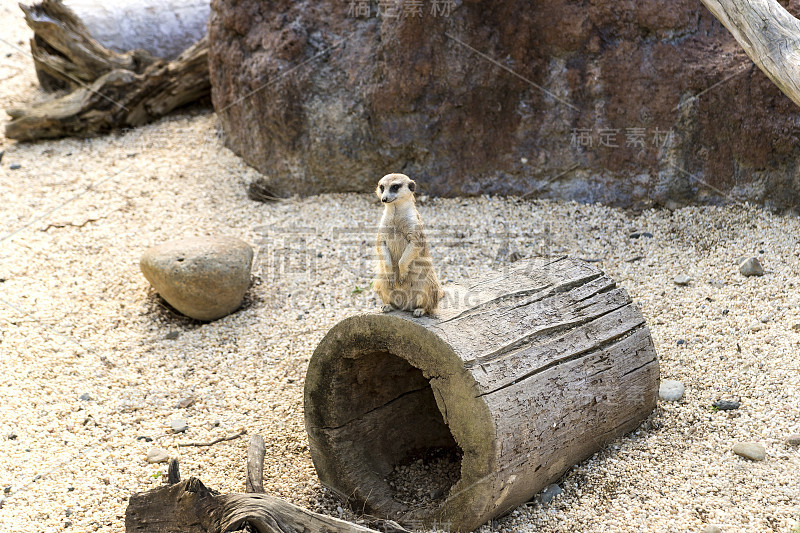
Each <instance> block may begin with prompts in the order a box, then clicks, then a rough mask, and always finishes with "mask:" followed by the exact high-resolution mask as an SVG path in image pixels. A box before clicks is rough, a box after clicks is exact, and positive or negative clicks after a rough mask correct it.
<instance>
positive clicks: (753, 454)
mask: <svg viewBox="0 0 800 533" xmlns="http://www.w3.org/2000/svg"><path fill="white" fill-rule="evenodd" d="M733 453H735V454H736V455H740V456H742V457H744V458H745V459H750V460H751V461H763V460H764V458H765V457H766V456H767V450H766V449H764V446H763V445H762V444H759V443H757V442H738V443H736V445H734V447H733Z"/></svg>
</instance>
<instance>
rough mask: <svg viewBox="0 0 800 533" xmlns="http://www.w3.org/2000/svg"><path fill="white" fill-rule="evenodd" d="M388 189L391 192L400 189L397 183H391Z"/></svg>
mask: <svg viewBox="0 0 800 533" xmlns="http://www.w3.org/2000/svg"><path fill="white" fill-rule="evenodd" d="M389 190H390V191H392V192H397V191H399V190H400V184H399V183H395V184H394V185H392V188H391V189H389Z"/></svg>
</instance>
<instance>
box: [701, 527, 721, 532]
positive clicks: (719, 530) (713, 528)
mask: <svg viewBox="0 0 800 533" xmlns="http://www.w3.org/2000/svg"><path fill="white" fill-rule="evenodd" d="M703 533H722V530H721V529H720V528H719V526H706V527H704V528H703Z"/></svg>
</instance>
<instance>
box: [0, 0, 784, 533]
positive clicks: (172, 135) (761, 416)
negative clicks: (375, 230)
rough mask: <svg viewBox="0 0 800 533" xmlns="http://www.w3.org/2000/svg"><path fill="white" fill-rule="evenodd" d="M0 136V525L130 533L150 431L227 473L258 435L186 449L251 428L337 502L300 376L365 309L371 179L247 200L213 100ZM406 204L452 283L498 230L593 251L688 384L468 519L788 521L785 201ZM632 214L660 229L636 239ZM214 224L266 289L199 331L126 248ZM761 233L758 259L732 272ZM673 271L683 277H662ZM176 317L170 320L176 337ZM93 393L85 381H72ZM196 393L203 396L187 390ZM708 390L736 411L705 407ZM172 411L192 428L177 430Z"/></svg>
mask: <svg viewBox="0 0 800 533" xmlns="http://www.w3.org/2000/svg"><path fill="white" fill-rule="evenodd" d="M0 19H2V20H3V33H2V34H0V37H2V38H3V39H5V40H7V41H11V42H12V43H17V42H18V41H25V40H26V39H27V32H26V31H25V29H24V27H23V25H22V23H21V18H20V17H19V15H18V11H17V8H16V6H15V5H14V2H11V1H9V0H0ZM9 21H10V22H9ZM20 46H21V47H23V48H24V47H25V45H24V44H23V45H20ZM0 53H2V54H3V56H2V57H3V62H2V65H1V66H0V84H2V85H0V107H2V108H6V107H8V106H10V105H17V104H19V103H22V102H24V101H27V100H30V99H32V98H35V97H37V95H36V85H35V77H34V76H33V71H32V67H31V64H30V60H29V58H27V57H25V56H24V55H23V54H21V53H20V52H18V51H17V50H15V49H14V48H12V47H10V46H9V45H7V44H5V43H3V42H0ZM8 53H11V54H12V56H11V57H9V58H6V57H5V56H6V54H8ZM9 75H11V76H12V77H10V78H8V76H9ZM2 120H5V119H4V118H3V119H2ZM3 123H4V122H3ZM0 126H2V124H0ZM0 143H2V147H0V149H5V151H6V153H5V156H4V158H3V160H2V163H0V199H2V219H1V220H2V222H0V239H3V240H2V241H0V278H3V279H5V281H4V282H2V283H0V364H2V372H0V488H2V487H5V486H7V485H10V487H11V488H10V491H11V492H10V494H5V495H3V494H0V497H2V496H6V497H7V501H6V502H5V504H4V506H3V507H2V509H0V531H8V532H31V531H61V530H62V529H63V528H64V521H65V520H69V521H70V522H72V524H73V525H72V526H71V527H70V528H68V529H67V530H68V531H95V530H101V531H122V530H124V520H123V517H124V513H125V507H126V505H127V501H126V500H127V497H128V496H129V495H130V494H131V493H133V492H135V491H142V490H146V489H148V488H152V487H154V486H156V485H157V484H158V483H160V482H161V481H160V480H159V479H156V478H154V477H153V476H154V475H155V474H156V473H157V472H158V471H161V470H163V466H160V465H149V464H147V463H146V462H145V460H144V459H145V455H146V452H147V449H148V447H149V444H146V443H144V442H142V441H137V440H136V437H138V436H144V435H146V436H150V437H153V438H155V439H156V442H157V443H158V444H160V445H161V446H163V447H165V448H167V449H168V450H170V452H172V453H174V454H177V455H179V457H180V460H181V472H182V474H183V476H184V477H187V476H190V475H196V476H199V477H201V478H202V479H203V480H204V481H205V482H206V483H207V484H208V485H209V486H211V487H213V488H216V489H218V490H221V491H223V492H230V491H241V490H243V487H244V462H245V452H246V447H247V442H248V438H247V437H245V438H240V439H238V440H235V441H232V442H227V443H221V444H217V445H215V446H213V447H210V448H203V447H200V448H179V447H178V443H180V442H186V441H205V440H211V439H213V438H216V437H218V436H222V435H228V434H232V433H235V432H236V431H237V430H239V429H240V428H246V429H247V431H248V433H249V434H253V433H260V434H261V435H263V436H264V438H265V441H266V445H267V460H266V465H265V480H264V486H265V489H266V490H267V491H268V492H270V493H273V494H275V495H277V496H280V497H284V498H287V499H289V500H291V501H293V502H295V503H298V504H301V505H306V506H310V507H311V508H314V509H318V510H319V509H322V510H331V511H332V512H333V513H334V514H338V513H337V512H336V507H337V505H338V503H337V502H336V501H335V499H333V498H331V497H328V496H326V494H325V493H324V492H323V490H322V489H321V487H320V486H319V483H318V481H317V479H316V476H315V474H314V469H313V466H312V464H311V459H310V456H309V453H308V448H307V441H306V436H305V431H304V428H303V412H302V391H303V379H304V372H305V368H306V365H307V362H308V359H309V357H310V356H311V353H312V351H313V349H314V347H315V346H316V343H317V342H318V341H319V340H320V339H321V337H322V336H323V335H324V334H325V332H326V331H327V330H328V329H329V328H330V327H331V326H333V325H334V324H335V323H336V322H337V321H338V320H341V319H342V318H344V317H346V316H348V315H350V314H352V313H354V312H356V311H359V310H367V309H373V308H374V307H375V306H376V302H375V299H374V297H373V296H372V295H370V294H369V293H368V292H363V293H356V294H354V293H353V289H354V288H355V287H356V286H358V287H364V286H365V285H366V284H367V282H368V278H369V264H370V263H369V260H370V258H371V253H372V250H371V246H372V244H371V243H372V238H373V236H372V230H371V229H370V226H372V225H374V224H375V223H376V222H377V219H378V217H379V213H380V206H378V205H376V203H375V202H374V200H373V198H372V197H371V196H370V195H329V196H322V197H312V198H308V199H304V200H296V201H288V202H284V203H280V204H269V205H265V204H258V203H254V202H251V201H250V200H248V199H247V197H246V196H245V193H244V187H243V184H244V183H246V182H247V181H249V180H250V179H253V178H254V177H255V176H256V173H255V172H254V171H253V170H252V169H250V168H248V167H247V166H246V165H245V164H243V163H242V161H241V160H239V159H238V158H237V157H236V156H234V155H233V154H232V153H231V152H230V151H228V150H227V149H225V148H224V147H223V146H222V143H221V142H220V140H219V138H218V136H217V133H216V127H215V117H214V116H213V114H212V113H210V112H207V111H199V112H193V113H184V114H179V115H176V116H173V117H171V118H169V119H167V120H163V121H161V122H159V123H157V124H154V125H150V126H146V127H143V128H139V129H137V130H135V131H130V132H125V133H121V134H115V135H109V136H105V137H100V138H96V139H91V140H77V139H68V140H61V141H55V142H42V143H37V144H23V145H17V144H15V143H13V142H10V141H8V140H7V139H5V138H0ZM11 163H19V164H21V165H22V168H21V169H19V170H14V171H11V170H9V165H10V164H11ZM387 170H388V169H387ZM376 178H377V177H376ZM422 185H423V188H424V184H422ZM90 187H91V188H90ZM70 199H71V201H68V202H67V200H70ZM65 202H66V203H65ZM59 206H60V207H59ZM420 210H421V213H422V216H423V218H424V220H425V221H426V223H427V225H428V227H429V233H431V234H432V238H431V241H432V252H433V255H434V259H435V261H436V264H437V266H438V268H439V269H440V272H441V275H442V276H441V277H442V278H443V279H444V280H461V279H464V278H465V277H471V276H475V275H478V274H479V273H480V272H485V271H488V270H490V269H498V268H502V267H503V266H504V265H505V264H507V259H506V257H507V256H506V255H503V254H501V251H502V250H504V249H506V250H507V251H508V252H509V253H511V252H518V253H520V254H522V256H524V257H532V256H535V255H539V254H547V253H569V254H574V255H577V256H579V257H584V258H595V259H601V260H602V264H601V265H602V267H603V268H604V269H605V270H606V271H607V272H608V273H609V274H610V275H611V276H612V277H614V278H615V279H616V280H618V282H619V283H620V284H621V285H622V286H624V287H625V288H627V289H628V290H629V291H630V293H631V295H632V296H633V297H634V298H635V299H636V300H637V302H638V303H639V305H640V306H641V309H642V311H643V313H644V315H645V317H646V318H647V320H648V322H649V324H650V326H651V330H652V333H653V338H654V340H655V343H656V347H657V349H658V353H659V355H660V357H661V365H662V376H663V377H665V378H673V379H679V380H681V381H683V383H685V384H686V387H687V392H686V396H685V398H684V400H683V401H682V402H680V403H675V404H663V403H662V404H660V407H659V409H658V411H657V412H656V413H655V415H654V417H653V419H652V422H653V425H654V426H655V428H654V429H651V430H647V431H645V430H640V431H638V432H637V433H635V434H634V435H632V436H630V437H626V438H623V439H620V440H618V441H617V442H616V443H614V445H612V446H609V447H608V448H607V449H606V450H604V451H603V452H601V453H599V454H597V455H596V456H594V457H592V458H591V459H589V460H588V461H585V462H584V463H582V464H580V465H578V466H577V467H576V468H574V469H573V470H572V471H571V472H570V473H569V474H568V475H567V476H566V478H565V480H564V481H563V483H562V485H563V487H564V494H563V495H561V496H559V497H557V498H556V499H555V500H554V501H553V502H552V503H551V504H550V505H538V504H533V503H531V504H528V505H526V506H523V507H520V508H519V509H518V510H516V511H514V513H513V514H512V515H511V516H509V517H507V518H505V519H503V520H500V521H499V522H498V523H497V524H495V525H493V526H486V527H484V528H483V529H482V530H481V531H484V532H488V531H502V530H505V531H545V532H551V531H552V532H555V531H631V532H633V531H658V532H667V531H670V532H672V531H674V532H682V531H701V530H702V528H703V527H704V526H705V525H706V524H717V525H719V526H720V527H721V528H722V530H723V531H725V532H731V531H788V530H789V528H790V527H791V524H792V523H793V521H794V520H796V519H799V518H800V506H798V502H800V474H798V472H800V450H798V449H797V448H790V447H789V446H787V445H786V444H785V442H784V441H785V438H786V437H787V436H788V435H789V434H791V433H796V432H799V431H800V356H798V349H799V348H800V331H798V330H797V328H795V327H794V326H795V325H797V324H800V307H799V306H798V300H800V298H799V297H798V287H800V221H798V220H797V218H795V217H792V216H777V215H774V214H770V213H767V212H764V211H762V210H759V209H755V208H740V207H730V208H711V207H708V208H687V209H681V210H678V211H674V212H670V211H661V210H658V211H647V212H644V213H642V214H641V215H640V216H634V215H631V214H629V213H625V212H622V211H619V210H615V209H610V208H606V207H602V206H583V205H576V204H571V203H548V202H522V201H517V200H514V199H493V198H476V199H468V200H463V199H450V200H431V201H429V202H426V203H425V204H424V205H422V206H421V209H420ZM454 222H455V223H456V224H453V223H454ZM634 229H639V230H644V231H650V232H652V233H653V234H654V238H652V239H647V238H642V239H638V240H632V239H629V238H628V234H629V233H630V232H631V231H633V230H634ZM17 231H18V232H17ZM14 232H17V233H14ZM12 233H13V236H11V237H8V238H7V236H8V235H10V234H12ZM217 233H221V234H229V235H235V236H238V237H241V238H243V239H245V240H247V241H249V242H250V243H252V244H254V245H258V246H259V247H260V255H259V262H258V266H257V268H256V284H255V285H254V287H253V289H252V290H251V293H250V296H249V297H248V304H247V306H246V308H245V309H243V310H241V311H240V312H238V313H236V314H234V315H232V316H229V317H227V318H225V319H222V320H220V321H218V322H215V323H212V324H208V325H203V326H198V325H197V324H194V323H191V322H189V321H186V320H184V319H181V318H178V317H174V316H173V315H171V314H170V313H169V312H168V311H166V310H165V309H163V308H161V307H160V306H159V304H158V302H157V300H156V299H155V298H154V296H153V294H152V292H151V291H150V290H149V289H148V286H147V282H146V281H145V280H144V278H143V277H142V275H141V274H140V272H139V269H138V258H139V256H140V254H141V252H142V250H144V248H146V247H147V246H150V245H152V244H155V243H158V242H161V241H163V240H165V239H168V238H173V237H180V236H191V235H208V234H217ZM436 234H439V235H440V236H441V238H437V237H436V236H435V235H436ZM760 250H763V253H760ZM318 254H321V257H318ZM750 254H754V255H758V256H759V257H761V258H763V263H764V266H765V269H766V270H767V275H766V276H764V277H763V278H743V277H742V276H741V275H740V274H739V273H738V269H737V267H736V264H735V260H736V258H737V257H739V256H740V255H750ZM635 256H643V259H641V260H638V261H635V262H626V260H627V259H630V258H632V257H635ZM681 273H686V274H688V275H690V276H691V277H692V278H693V281H692V282H691V283H690V285H689V286H687V287H677V286H675V285H674V283H673V282H672V279H673V278H674V277H675V276H676V275H678V274H681ZM725 309H727V310H728V313H727V314H723V310H725ZM761 318H764V319H765V320H766V322H762V321H761ZM170 331H179V332H180V337H179V338H178V339H177V340H166V339H165V335H166V334H167V333H168V332H170ZM678 339H684V340H686V341H687V342H686V344H683V345H681V346H678V345H677V344H676V341H677V340H678ZM737 345H738V348H737ZM84 392H88V393H89V394H90V395H91V396H92V398H93V399H92V400H90V401H88V402H83V401H79V400H78V396H79V395H80V394H81V393H84ZM189 395H191V396H193V397H194V398H195V399H196V401H195V403H194V404H193V405H191V406H190V407H188V408H185V409H179V408H177V407H176V405H177V403H178V401H179V400H181V399H182V398H185V397H187V396H189ZM718 398H727V399H740V400H741V402H742V408H741V409H739V410H738V411H733V412H728V413H723V412H718V413H715V412H712V411H711V410H710V409H709V406H710V404H711V402H712V401H713V400H715V399H718ZM175 417H182V418H186V419H187V420H188V421H189V432H188V433H187V434H185V435H181V436H173V435H170V434H169V421H170V420H171V419H172V418H175ZM87 419H88V422H87V423H86V424H84V421H86V420H87ZM215 421H220V424H219V427H213V426H212V424H213V422H215ZM11 433H14V434H16V435H17V438H16V439H15V440H8V439H7V436H8V435H9V434H11ZM738 440H742V441H759V442H761V443H763V444H764V445H765V446H766V448H767V459H766V460H765V461H764V462H761V463H752V462H747V461H746V460H744V459H741V458H739V457H737V456H735V455H734V454H733V452H732V450H731V448H732V446H733V444H734V443H735V442H736V441H738ZM37 475H41V477H40V478H38V479H36V480H35V481H34V479H35V478H36V476H37ZM70 488H72V489H73V490H70ZM66 509H70V510H71V516H69V517H66V515H65V511H66ZM344 514H345V517H349V518H353V515H352V514H350V513H349V512H348V511H346V510H345V511H344Z"/></svg>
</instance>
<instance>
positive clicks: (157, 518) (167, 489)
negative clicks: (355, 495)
mask: <svg viewBox="0 0 800 533" xmlns="http://www.w3.org/2000/svg"><path fill="white" fill-rule="evenodd" d="M248 526H249V527H250V531H253V532H258V533H290V532H293V533H294V532H298V531H325V532H329V533H362V532H363V533H370V532H373V533H374V531H375V530H372V529H368V528H365V527H362V526H359V525H356V524H352V523H350V522H345V521H344V520H339V519H337V518H332V517H330V516H325V515H321V514H318V513H314V512H311V511H309V510H307V509H303V508H302V507H298V506H297V505H293V504H291V503H288V502H286V501H283V500H281V499H279V498H275V497H273V496H268V495H266V494H219V493H217V492H216V491H213V490H210V489H208V488H206V486H205V485H203V483H202V482H201V481H200V480H199V479H197V478H189V479H187V480H186V481H181V482H180V483H177V484H175V485H164V486H162V487H159V488H157V489H153V490H150V491H147V492H143V493H138V494H134V495H133V496H131V498H130V501H129V503H128V509H127V510H126V511H125V531H127V532H128V533H132V532H134V531H147V532H148V533H166V532H170V533H222V532H226V531H242V530H245V531H246V530H247V529H246V528H247V527H248Z"/></svg>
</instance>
